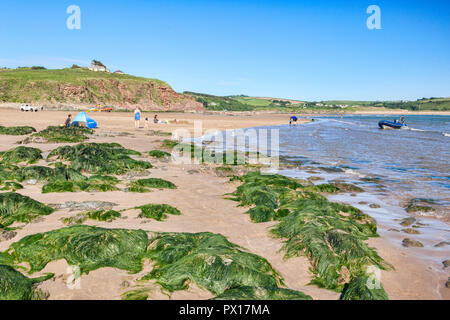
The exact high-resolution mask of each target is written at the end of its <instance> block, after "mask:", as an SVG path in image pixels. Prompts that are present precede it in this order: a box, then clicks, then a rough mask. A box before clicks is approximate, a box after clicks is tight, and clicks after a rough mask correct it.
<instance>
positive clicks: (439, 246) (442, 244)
mask: <svg viewBox="0 0 450 320" xmlns="http://www.w3.org/2000/svg"><path fill="white" fill-rule="evenodd" d="M448 245H450V242H448V241H441V242H439V243H438V244H435V245H434V246H435V247H436V248H442V247H446V246H448Z"/></svg>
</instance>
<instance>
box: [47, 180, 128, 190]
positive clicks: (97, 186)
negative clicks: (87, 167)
mask: <svg viewBox="0 0 450 320" xmlns="http://www.w3.org/2000/svg"><path fill="white" fill-rule="evenodd" d="M117 190H119V189H118V188H117V187H116V186H115V185H113V184H111V183H107V182H106V183H97V182H90V181H67V180H50V181H49V182H48V183H47V184H45V185H44V186H43V187H42V193H63V192H80V191H84V192H109V191H117Z"/></svg>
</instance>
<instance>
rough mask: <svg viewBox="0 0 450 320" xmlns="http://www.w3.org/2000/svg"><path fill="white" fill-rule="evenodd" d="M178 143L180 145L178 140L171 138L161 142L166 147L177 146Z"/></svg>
mask: <svg viewBox="0 0 450 320" xmlns="http://www.w3.org/2000/svg"><path fill="white" fill-rule="evenodd" d="M177 145H178V142H177V141H174V140H169V139H165V140H164V141H163V142H162V144H161V146H162V147H163V148H166V149H172V148H175V147H176V146H177Z"/></svg>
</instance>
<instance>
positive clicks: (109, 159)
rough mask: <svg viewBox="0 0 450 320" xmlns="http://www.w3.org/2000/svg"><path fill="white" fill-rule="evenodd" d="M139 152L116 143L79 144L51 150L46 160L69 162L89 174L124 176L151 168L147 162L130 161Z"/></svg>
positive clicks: (76, 168) (73, 166) (74, 167)
mask: <svg viewBox="0 0 450 320" xmlns="http://www.w3.org/2000/svg"><path fill="white" fill-rule="evenodd" d="M130 155H140V153H139V152H137V151H133V150H129V149H125V148H123V147H122V146H121V145H119V144H117V143H81V144H78V145H75V146H64V147H59V148H57V149H55V150H53V151H52V152H51V153H50V154H49V156H48V159H52V158H56V159H58V160H65V161H70V162H71V167H72V168H73V169H75V170H78V171H82V172H87V173H91V174H124V173H126V172H128V171H130V170H144V169H150V168H152V165H151V164H150V163H149V162H145V161H139V160H135V159H132V158H131V157H130Z"/></svg>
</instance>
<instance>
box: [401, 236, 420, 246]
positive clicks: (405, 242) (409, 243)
mask: <svg viewBox="0 0 450 320" xmlns="http://www.w3.org/2000/svg"><path fill="white" fill-rule="evenodd" d="M402 244H403V246H404V247H418V248H422V247H423V244H422V243H421V242H420V241H417V240H411V239H409V238H406V239H403V241H402Z"/></svg>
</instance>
